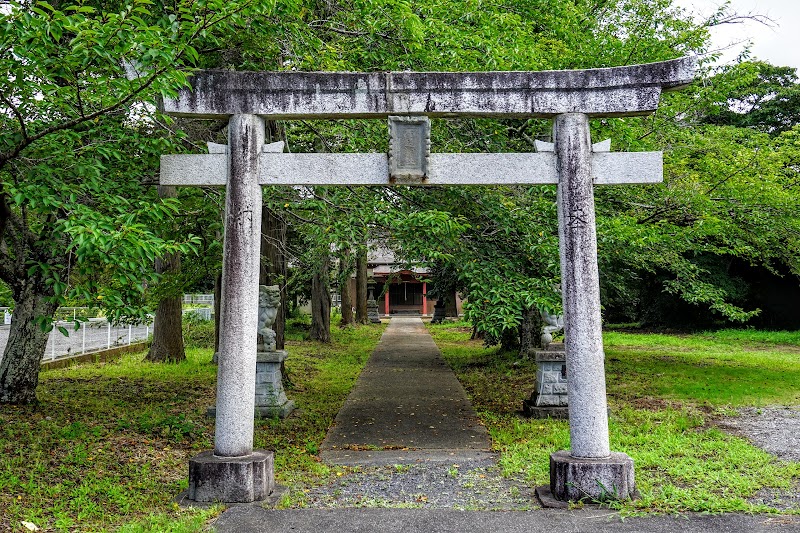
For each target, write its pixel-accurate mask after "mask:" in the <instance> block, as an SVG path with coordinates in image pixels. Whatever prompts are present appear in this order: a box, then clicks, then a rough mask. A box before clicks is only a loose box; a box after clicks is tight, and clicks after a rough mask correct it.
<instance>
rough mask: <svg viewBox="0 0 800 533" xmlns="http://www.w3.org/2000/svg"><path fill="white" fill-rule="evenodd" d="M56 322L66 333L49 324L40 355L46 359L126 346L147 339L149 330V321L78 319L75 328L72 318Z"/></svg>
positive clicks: (150, 328)
mask: <svg viewBox="0 0 800 533" xmlns="http://www.w3.org/2000/svg"><path fill="white" fill-rule="evenodd" d="M56 325H57V326H61V327H63V328H64V329H66V330H67V332H68V333H69V336H68V337H65V336H64V334H63V333H62V332H61V331H59V330H58V329H57V328H53V331H51V332H50V338H49V339H47V348H46V349H45V356H44V360H46V361H50V360H53V359H58V358H59V357H69V356H73V355H81V354H85V353H91V352H98V351H101V350H108V349H109V348H114V347H116V346H127V345H130V344H132V343H134V342H139V341H144V340H147V338H148V337H149V336H150V332H151V331H152V327H151V326H150V324H117V325H113V324H112V323H111V322H109V321H107V320H105V319H91V320H89V321H88V322H81V323H80V328H79V329H78V330H75V323H74V322H59V323H57V324H56Z"/></svg>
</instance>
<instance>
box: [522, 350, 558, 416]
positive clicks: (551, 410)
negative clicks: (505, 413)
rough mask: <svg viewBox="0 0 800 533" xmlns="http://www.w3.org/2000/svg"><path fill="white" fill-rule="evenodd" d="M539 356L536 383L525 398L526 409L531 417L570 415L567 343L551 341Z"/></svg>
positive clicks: (523, 408)
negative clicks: (565, 346) (565, 351)
mask: <svg viewBox="0 0 800 533" xmlns="http://www.w3.org/2000/svg"><path fill="white" fill-rule="evenodd" d="M535 357H536V384H535V387H534V390H533V393H532V394H531V397H530V399H528V400H523V402H522V411H523V412H524V413H525V416H528V417H531V418H556V419H567V418H569V408H568V404H569V402H568V400H567V363H566V354H565V353H564V345H563V344H561V343H556V344H550V345H548V346H547V349H545V350H538V351H536V352H535Z"/></svg>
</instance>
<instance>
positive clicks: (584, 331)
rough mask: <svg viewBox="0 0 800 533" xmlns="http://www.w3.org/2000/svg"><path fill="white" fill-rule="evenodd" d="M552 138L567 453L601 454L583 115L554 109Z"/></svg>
mask: <svg viewBox="0 0 800 533" xmlns="http://www.w3.org/2000/svg"><path fill="white" fill-rule="evenodd" d="M553 138H554V141H555V149H556V152H555V153H556V156H557V157H558V173H559V184H558V229H559V243H560V256H561V287H562V291H561V293H562V302H563V308H564V326H565V329H564V346H565V349H566V363H567V375H568V387H569V420H570V445H571V453H572V455H573V456H575V457H584V458H585V457H589V458H605V457H608V456H609V453H610V450H609V443H608V415H607V407H606V379H605V370H604V354H603V339H602V323H601V318H600V282H599V274H598V269H597V237H596V230H595V216H594V195H593V190H592V145H591V141H590V138H589V119H588V117H587V116H586V115H584V114H579V113H572V114H567V115H559V116H558V117H556V120H555V121H554V125H553Z"/></svg>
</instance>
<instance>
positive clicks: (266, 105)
mask: <svg viewBox="0 0 800 533" xmlns="http://www.w3.org/2000/svg"><path fill="white" fill-rule="evenodd" d="M695 68H696V67H695V60H694V58H690V57H684V58H680V59H673V60H671V61H662V62H659V63H649V64H644V65H631V66H625V67H613V68H598V69H588V70H553V71H539V72H373V73H357V72H292V71H284V72H232V71H221V70H204V71H200V72H199V73H198V74H197V75H195V76H194V77H193V78H191V88H190V89H184V90H182V91H181V92H180V94H179V96H178V98H177V99H171V100H165V101H164V102H163V109H164V111H165V112H166V113H169V114H170V115H176V116H191V117H196V118H227V117H230V116H231V115H236V114H254V115H261V116H262V117H264V118H269V119H291V118H306V119H307V118H328V119H330V118H383V117H387V116H389V115H405V114H408V115H427V116H430V117H452V116H475V117H498V118H501V117H537V118H552V117H554V116H556V115H559V114H562V113H584V114H586V115H589V116H590V117H613V116H631V115H646V114H649V113H652V112H654V111H655V110H656V108H657V107H658V100H659V96H660V95H661V92H662V91H665V90H670V89H677V88H680V87H683V86H685V85H687V84H689V83H691V81H692V80H693V78H694V72H695Z"/></svg>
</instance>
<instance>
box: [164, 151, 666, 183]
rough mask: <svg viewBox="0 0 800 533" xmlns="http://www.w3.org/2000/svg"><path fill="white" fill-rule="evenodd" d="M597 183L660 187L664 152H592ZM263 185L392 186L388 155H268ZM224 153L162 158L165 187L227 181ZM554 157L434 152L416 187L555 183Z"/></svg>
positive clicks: (262, 170)
mask: <svg viewBox="0 0 800 533" xmlns="http://www.w3.org/2000/svg"><path fill="white" fill-rule="evenodd" d="M592 163H593V165H594V173H593V175H594V180H593V182H594V183H595V184H596V185H619V184H625V183H659V182H661V181H663V179H664V171H663V162H662V153H661V152H611V153H602V152H601V153H594V154H593V156H592ZM259 168H260V175H259V179H258V181H259V183H260V184H261V185H379V186H385V185H391V184H392V183H393V182H392V181H391V180H390V179H389V162H388V156H387V155H386V154H310V153H298V154H289V153H270V154H267V153H264V154H263V155H262V156H261V158H260V164H259ZM226 170H227V163H226V159H225V155H224V154H172V155H163V156H161V178H160V183H161V185H172V186H177V187H182V186H199V185H204V186H217V187H223V186H225V183H226ZM557 183H558V174H557V173H556V157H555V154H552V153H546V152H542V153H519V154H510V153H502V154H441V153H440V154H436V153H433V154H430V162H429V166H428V170H427V177H426V178H425V179H423V180H421V181H419V182H415V184H418V185H490V184H500V185H537V184H538V185H548V184H550V185H555V184H557Z"/></svg>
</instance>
